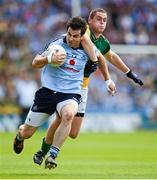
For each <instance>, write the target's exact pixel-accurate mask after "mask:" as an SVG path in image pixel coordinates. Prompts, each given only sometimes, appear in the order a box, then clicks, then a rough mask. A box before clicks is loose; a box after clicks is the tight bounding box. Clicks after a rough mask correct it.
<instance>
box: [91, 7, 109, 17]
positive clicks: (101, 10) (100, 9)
mask: <svg viewBox="0 0 157 180" xmlns="http://www.w3.org/2000/svg"><path fill="white" fill-rule="evenodd" d="M97 12H102V13H104V14H107V11H106V10H105V9H102V8H96V9H93V10H91V12H90V14H89V18H91V19H93V18H94V16H95V15H96V13H97Z"/></svg>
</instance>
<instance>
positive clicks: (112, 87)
mask: <svg viewBox="0 0 157 180" xmlns="http://www.w3.org/2000/svg"><path fill="white" fill-rule="evenodd" d="M105 83H106V88H107V91H108V92H109V94H110V95H112V96H114V95H115V93H116V85H115V83H114V82H113V81H112V79H108V80H106V81H105Z"/></svg>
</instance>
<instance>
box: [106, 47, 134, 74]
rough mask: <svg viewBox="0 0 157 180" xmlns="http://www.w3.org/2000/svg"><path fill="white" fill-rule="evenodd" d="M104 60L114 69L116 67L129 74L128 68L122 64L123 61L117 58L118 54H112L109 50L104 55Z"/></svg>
mask: <svg viewBox="0 0 157 180" xmlns="http://www.w3.org/2000/svg"><path fill="white" fill-rule="evenodd" d="M105 57H106V59H107V60H108V61H109V62H110V63H111V64H113V65H114V66H115V67H117V68H118V69H119V70H120V71H122V72H124V73H127V72H129V70H130V69H129V68H128V67H127V65H126V64H125V63H124V62H123V60H122V59H121V58H120V57H119V56H118V54H116V53H115V52H113V51H112V50H110V51H109V52H108V53H107V54H106V55H105Z"/></svg>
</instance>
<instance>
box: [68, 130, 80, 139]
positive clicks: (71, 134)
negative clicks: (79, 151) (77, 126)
mask: <svg viewBox="0 0 157 180" xmlns="http://www.w3.org/2000/svg"><path fill="white" fill-rule="evenodd" d="M77 136H78V133H74V132H70V134H69V137H70V138H72V139H76V138H77Z"/></svg>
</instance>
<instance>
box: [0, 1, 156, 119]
mask: <svg viewBox="0 0 157 180" xmlns="http://www.w3.org/2000/svg"><path fill="white" fill-rule="evenodd" d="M81 7H82V8H81V14H82V16H83V17H85V18H86V19H87V17H88V14H89V12H90V10H91V9H93V8H95V7H102V8H105V9H106V10H107V11H108V25H107V29H106V31H105V32H104V35H105V36H106V37H107V38H108V39H109V41H110V43H114V44H121V43H123V44H151V45H155V44H156V45H157V1H156V0H141V1H138V0H103V1H102V0H82V1H81ZM0 14H1V16H0V113H1V114H8V113H18V114H21V118H22V119H24V117H25V115H26V113H27V111H28V109H29V107H30V105H31V104H32V100H33V96H34V92H35V91H36V90H37V88H38V87H39V86H40V71H39V70H34V69H32V67H31V62H32V59H33V57H34V55H35V54H36V53H39V52H41V51H42V50H43V49H44V46H45V44H46V43H48V42H49V41H50V39H54V38H56V37H57V36H59V35H61V34H62V33H64V32H65V30H66V29H65V27H66V26H65V24H66V22H67V20H68V19H69V18H70V17H71V15H72V14H71V0H0ZM121 57H122V58H123V59H124V61H125V62H126V63H127V64H128V65H129V67H131V68H132V69H133V70H134V71H135V72H137V74H138V75H139V76H142V79H143V81H144V83H145V86H144V87H142V88H141V87H138V86H136V85H135V84H133V83H132V82H131V81H130V80H128V78H127V77H126V76H125V75H123V74H122V73H120V72H119V71H117V70H116V69H115V68H113V67H112V66H110V72H111V74H112V77H113V79H114V80H115V82H116V85H117V94H116V96H114V97H108V94H107V92H106V91H105V84H104V82H103V80H102V78H101V75H100V72H99V71H97V72H96V73H95V74H94V75H93V76H92V79H91V83H90V94H89V102H88V110H89V111H100V110H101V111H103V112H140V113H141V114H142V115H143V116H144V117H149V119H150V120H151V121H152V123H154V122H155V121H157V57H155V56H153V55H152V56H133V55H130V56H121ZM102 83H103V84H104V87H103V86H102ZM99 87H102V88H101V89H100V88H99ZM100 107H101V108H100Z"/></svg>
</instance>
